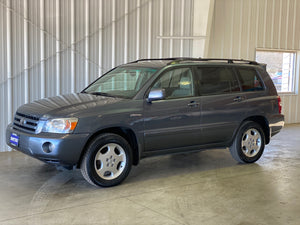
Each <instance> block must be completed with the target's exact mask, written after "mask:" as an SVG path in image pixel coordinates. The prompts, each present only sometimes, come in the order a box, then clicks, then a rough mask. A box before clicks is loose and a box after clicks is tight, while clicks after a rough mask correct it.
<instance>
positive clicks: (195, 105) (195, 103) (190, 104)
mask: <svg viewBox="0 0 300 225" xmlns="http://www.w3.org/2000/svg"><path fill="white" fill-rule="evenodd" d="M198 106H199V103H198V102H195V101H191V102H190V103H189V104H188V107H198Z"/></svg>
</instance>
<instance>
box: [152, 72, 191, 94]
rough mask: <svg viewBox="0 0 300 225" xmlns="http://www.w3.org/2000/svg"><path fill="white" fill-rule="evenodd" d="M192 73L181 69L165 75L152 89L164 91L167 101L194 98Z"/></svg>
mask: <svg viewBox="0 0 300 225" xmlns="http://www.w3.org/2000/svg"><path fill="white" fill-rule="evenodd" d="M193 83H194V82H193V75H192V71H191V69H189V68H179V69H174V70H170V71H168V72H166V73H164V74H163V75H162V76H161V77H160V79H159V80H158V81H157V82H156V83H155V84H154V85H153V87H152V89H164V90H165V93H166V99H170V98H182V97H188V96H194V84H193Z"/></svg>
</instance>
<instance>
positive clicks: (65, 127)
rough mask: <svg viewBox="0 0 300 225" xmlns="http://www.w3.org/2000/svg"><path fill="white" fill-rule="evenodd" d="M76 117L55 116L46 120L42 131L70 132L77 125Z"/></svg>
mask: <svg viewBox="0 0 300 225" xmlns="http://www.w3.org/2000/svg"><path fill="white" fill-rule="evenodd" d="M77 122H78V119H77V118H56V119H50V120H48V121H47V122H46V123H45V125H44V127H43V132H48V133H63V134H66V133H72V132H73V131H74V129H75V127H76V125H77Z"/></svg>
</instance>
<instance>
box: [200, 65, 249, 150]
mask: <svg viewBox="0 0 300 225" xmlns="http://www.w3.org/2000/svg"><path fill="white" fill-rule="evenodd" d="M196 71H197V77H198V84H199V85H198V89H199V95H200V96H201V120H200V121H201V127H202V133H201V141H202V143H201V144H208V145H209V144H220V145H224V144H226V143H228V142H229V141H230V140H231V138H232V135H233V133H234V131H235V129H236V128H237V127H238V126H239V124H240V122H241V121H242V120H243V118H244V116H245V114H246V111H247V108H246V107H245V104H246V103H245V101H244V100H245V95H244V93H243V92H242V90H241V88H240V84H239V81H238V79H237V75H236V73H235V71H234V70H233V68H231V67H229V66H228V67H226V66H220V67H216V66H212V67H209V66H205V67H203V66H200V67H197V68H196Z"/></svg>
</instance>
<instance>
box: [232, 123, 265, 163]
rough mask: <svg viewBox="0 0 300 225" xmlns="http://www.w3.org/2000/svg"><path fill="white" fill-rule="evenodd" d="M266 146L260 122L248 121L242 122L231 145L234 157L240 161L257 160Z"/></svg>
mask: <svg viewBox="0 0 300 225" xmlns="http://www.w3.org/2000/svg"><path fill="white" fill-rule="evenodd" d="M264 148H265V135H264V132H263V130H262V128H261V126H260V125H259V124H258V123H255V122H252V121H247V122H245V123H243V124H242V126H241V128H240V130H239V131H238V133H237V135H236V137H235V140H234V142H233V144H232V146H231V147H230V153H231V155H232V157H233V158H234V159H235V160H236V161H238V162H240V163H253V162H255V161H257V160H258V159H259V158H260V157H261V155H262V153H263V151H264Z"/></svg>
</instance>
